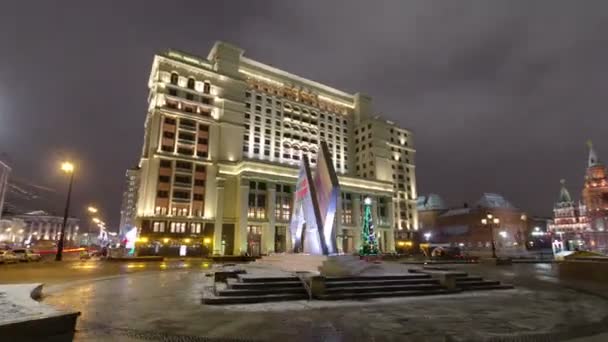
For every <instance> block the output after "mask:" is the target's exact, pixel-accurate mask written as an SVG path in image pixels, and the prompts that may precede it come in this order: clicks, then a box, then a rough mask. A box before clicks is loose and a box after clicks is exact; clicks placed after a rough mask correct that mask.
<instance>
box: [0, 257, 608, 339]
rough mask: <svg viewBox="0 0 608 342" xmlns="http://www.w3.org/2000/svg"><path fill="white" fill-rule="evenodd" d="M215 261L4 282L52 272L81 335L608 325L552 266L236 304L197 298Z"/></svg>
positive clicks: (58, 302)
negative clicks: (482, 284)
mask: <svg viewBox="0 0 608 342" xmlns="http://www.w3.org/2000/svg"><path fill="white" fill-rule="evenodd" d="M209 267H210V265H209V264H208V263H206V262H204V261H201V260H198V261H195V260H189V261H170V262H165V263H146V264H143V263H125V264H119V263H107V262H98V261H89V262H83V263H78V262H76V263H71V264H69V263H65V264H61V263H60V264H57V263H51V264H41V265H18V266H17V265H15V266H14V267H13V266H9V267H2V268H0V282H4V279H8V280H9V281H11V282H15V281H19V280H21V281H27V282H34V281H40V280H44V279H46V277H50V278H49V279H48V281H46V282H47V283H49V284H50V286H48V287H47V290H46V293H47V296H46V298H45V299H44V301H45V302H46V303H48V304H50V305H53V306H55V307H57V308H61V309H66V310H78V311H81V312H82V316H81V317H80V319H79V323H78V332H77V334H76V340H77V341H107V340H117V341H141V340H163V341H182V340H187V341H208V340H209V339H210V340H212V341H213V340H214V339H216V338H217V339H226V338H228V339H231V340H236V341H239V340H243V341H245V340H248V341H251V340H260V341H311V340H312V341H319V340H323V341H370V340H375V341H494V340H495V341H498V340H500V341H510V338H514V337H518V338H520V339H518V341H519V340H522V341H534V340H539V339H541V340H544V341H549V340H550V341H559V340H562V339H565V338H574V337H579V336H584V335H586V334H592V333H599V332H603V331H604V330H608V324H607V323H608V300H607V299H606V298H605V297H603V296H597V295H595V294H594V293H593V292H590V291H583V292H580V291H578V290H574V289H572V288H570V287H564V286H563V284H560V283H559V282H558V281H556V278H554V277H553V276H552V271H551V269H550V267H549V268H547V265H544V266H541V265H514V266H512V267H508V266H506V267H504V268H497V267H495V266H494V267H490V266H483V265H478V266H464V267H465V268H466V269H467V270H468V272H470V273H472V274H481V275H484V276H487V277H488V278H494V279H496V278H500V280H502V281H509V280H510V282H512V283H515V285H516V286H517V289H516V290H507V291H492V292H483V293H470V294H457V295H450V296H435V297H420V298H391V299H375V300H368V301H359V302H320V301H313V302H307V301H300V302H290V303H272V304H257V305H249V306H231V307H210V306H204V305H201V304H200V300H201V293H202V290H203V287H204V286H207V285H208V281H209V279H210V278H209V277H206V276H205V273H206V272H208V271H209ZM490 276H492V277H490ZM605 332H608V331H605ZM522 336H524V339H521V338H522ZM205 338H206V339H205ZM513 341H515V339H513Z"/></svg>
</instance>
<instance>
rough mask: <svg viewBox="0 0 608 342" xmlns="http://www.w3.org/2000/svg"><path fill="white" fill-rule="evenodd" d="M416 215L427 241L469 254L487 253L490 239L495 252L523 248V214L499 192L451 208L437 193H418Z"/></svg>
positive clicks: (509, 252) (519, 251) (501, 253)
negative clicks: (493, 244) (419, 194)
mask: <svg viewBox="0 0 608 342" xmlns="http://www.w3.org/2000/svg"><path fill="white" fill-rule="evenodd" d="M488 215H491V218H490V219H488ZM418 219H419V227H420V232H421V236H422V237H423V240H427V241H428V242H429V243H430V244H431V245H435V244H437V245H447V244H449V245H450V246H454V247H460V248H461V250H463V251H465V252H467V253H469V254H471V255H479V256H489V255H491V253H492V241H494V243H495V247H496V254H497V255H498V256H515V255H521V254H523V253H524V252H525V243H526V235H527V234H528V230H529V228H528V222H527V221H528V217H527V214H526V213H525V212H523V211H522V210H520V209H518V208H516V207H515V206H513V205H512V204H511V203H510V202H509V201H507V200H506V199H505V198H504V197H503V196H501V195H499V194H493V193H485V194H483V196H482V197H481V198H480V199H479V200H478V201H477V202H476V203H475V204H474V205H473V206H468V205H467V206H463V207H460V208H451V209H448V208H447V206H445V204H444V203H443V200H441V198H440V197H439V196H438V195H435V194H431V195H429V196H421V197H419V201H418ZM483 220H485V221H483ZM483 222H485V224H484V223H483Z"/></svg>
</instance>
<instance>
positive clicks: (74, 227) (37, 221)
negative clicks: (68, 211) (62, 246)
mask: <svg viewBox="0 0 608 342" xmlns="http://www.w3.org/2000/svg"><path fill="white" fill-rule="evenodd" d="M15 219H18V220H21V221H23V223H24V227H23V228H24V231H23V238H24V240H25V241H28V240H29V241H32V242H34V241H39V240H52V241H56V240H58V239H59V234H60V233H61V226H62V224H63V217H62V216H55V215H52V214H49V213H47V212H45V211H42V210H37V211H31V212H29V213H26V214H22V215H16V216H15V217H14V218H13V220H15ZM79 222H80V221H79V220H78V219H77V218H74V217H69V218H68V221H67V223H66V226H65V236H64V238H65V241H66V244H67V245H70V244H72V243H73V241H76V240H77V237H78V233H79V229H80V227H79Z"/></svg>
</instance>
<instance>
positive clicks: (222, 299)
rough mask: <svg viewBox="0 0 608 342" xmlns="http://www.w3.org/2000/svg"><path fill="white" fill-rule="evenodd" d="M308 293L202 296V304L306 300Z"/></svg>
mask: <svg viewBox="0 0 608 342" xmlns="http://www.w3.org/2000/svg"><path fill="white" fill-rule="evenodd" d="M306 299H308V294H306V293H304V294H296V293H293V294H289V293H287V294H285V293H282V294H270V295H250V296H214V297H206V298H203V304H208V305H226V304H253V303H266V302H284V301H289V300H306Z"/></svg>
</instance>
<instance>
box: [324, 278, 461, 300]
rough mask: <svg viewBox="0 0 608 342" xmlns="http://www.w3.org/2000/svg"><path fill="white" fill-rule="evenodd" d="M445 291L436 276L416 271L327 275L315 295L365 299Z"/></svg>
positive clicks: (330, 297) (336, 298)
mask: <svg viewBox="0 0 608 342" xmlns="http://www.w3.org/2000/svg"><path fill="white" fill-rule="evenodd" d="M444 293H447V290H446V289H444V288H443V287H442V286H441V285H440V284H439V281H438V280H437V279H433V278H432V277H431V276H430V275H428V274H424V273H419V274H406V275H378V276H359V277H353V276H345V277H326V278H325V292H324V293H323V294H322V295H319V296H316V298H318V299H325V300H338V299H368V298H381V297H403V296H422V295H431V294H444ZM450 293H451V292H450Z"/></svg>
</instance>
